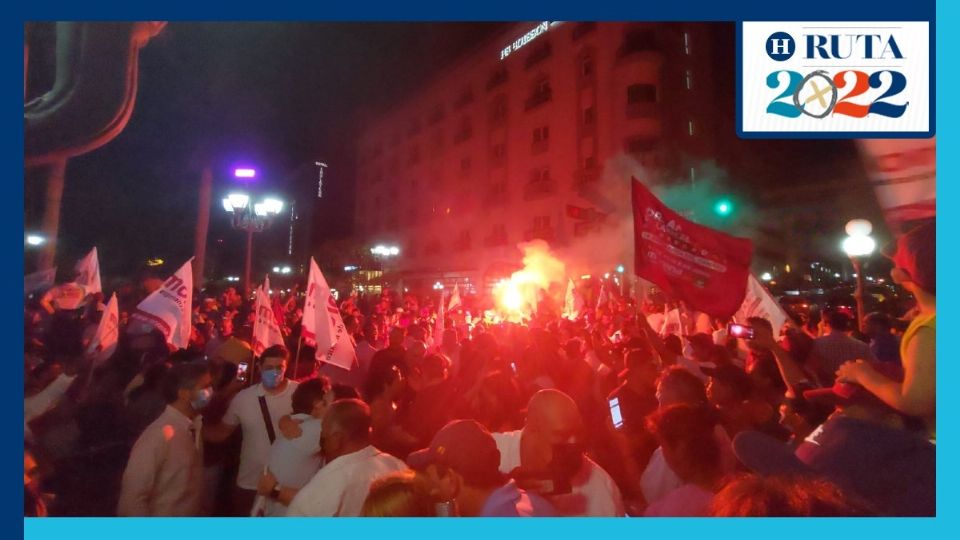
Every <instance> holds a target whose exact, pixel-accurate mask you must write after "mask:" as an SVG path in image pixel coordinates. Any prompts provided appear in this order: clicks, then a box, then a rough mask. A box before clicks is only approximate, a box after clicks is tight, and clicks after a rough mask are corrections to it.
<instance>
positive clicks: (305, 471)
mask: <svg viewBox="0 0 960 540" xmlns="http://www.w3.org/2000/svg"><path fill="white" fill-rule="evenodd" d="M291 418H293V419H294V420H298V421H301V422H300V429H301V431H302V433H301V434H300V436H299V437H297V438H296V439H287V438H286V437H284V436H283V435H280V434H278V435H277V440H276V441H274V442H273V446H272V447H270V458H269V460H268V461H267V467H268V468H269V469H270V472H272V473H273V476H274V477H275V478H276V479H277V482H278V483H279V484H280V485H281V486H284V487H290V488H294V489H300V488H302V487H303V486H305V485H307V482H309V481H310V479H311V478H313V475H315V474H317V471H318V470H320V467H321V466H322V465H323V458H321V457H320V431H321V428H322V426H323V421H322V420H321V419H319V418H314V417H312V416H310V415H309V414H295V415H293V416H292V417H291ZM265 509H266V511H265V515H267V516H283V515H286V513H287V507H286V505H284V504H282V503H280V502H279V501H275V500H272V499H270V500H267V501H266V508H265Z"/></svg>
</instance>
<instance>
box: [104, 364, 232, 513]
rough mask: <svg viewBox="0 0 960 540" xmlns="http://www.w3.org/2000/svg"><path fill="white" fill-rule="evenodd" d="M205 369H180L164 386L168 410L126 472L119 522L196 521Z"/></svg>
mask: <svg viewBox="0 0 960 540" xmlns="http://www.w3.org/2000/svg"><path fill="white" fill-rule="evenodd" d="M210 383H211V377H210V373H209V371H208V369H207V367H206V365H204V364H197V363H191V364H181V365H179V366H177V367H175V368H173V369H172V370H171V373H170V374H169V375H168V377H167V379H165V380H164V384H163V390H164V396H165V397H166V398H167V408H166V409H165V410H164V411H163V413H162V414H161V415H160V417H159V418H157V419H156V420H154V422H153V423H152V424H150V425H149V426H147V428H146V429H145V430H144V431H143V433H142V434H140V437H139V438H138V439H137V442H136V443H135V444H134V445H133V449H132V450H131V451H130V459H129V460H128V461H127V467H126V469H125V470H124V471H123V483H122V486H121V488H120V501H119V504H118V505H117V514H118V515H120V516H196V515H199V514H200V510H201V503H202V501H203V457H202V455H201V448H202V446H201V440H200V422H199V420H200V417H199V416H198V413H199V411H200V409H202V408H204V407H205V406H206V405H207V403H208V402H209V400H210V397H211V395H212V394H213V390H212V389H211V387H210Z"/></svg>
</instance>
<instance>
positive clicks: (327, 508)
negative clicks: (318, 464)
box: [287, 399, 407, 517]
mask: <svg viewBox="0 0 960 540" xmlns="http://www.w3.org/2000/svg"><path fill="white" fill-rule="evenodd" d="M320 447H321V453H322V454H323V457H324V459H325V460H326V462H327V464H326V465H325V466H324V467H323V468H322V469H320V471H318V472H317V474H316V475H315V476H314V477H313V479H311V480H310V482H308V483H307V485H306V486H304V487H303V489H301V490H300V491H299V492H298V493H297V496H296V497H294V499H293V501H292V502H291V503H290V508H289V510H287V515H288V516H316V517H357V516H359V515H360V511H361V509H362V508H363V502H364V500H366V498H367V493H368V492H369V491H370V484H371V483H372V482H373V481H374V480H375V479H377V478H379V477H380V476H383V475H386V474H389V473H392V472H396V471H403V470H406V469H407V466H406V465H405V464H404V463H403V462H402V461H400V460H399V459H397V458H395V457H393V456H391V455H388V454H384V453H383V452H381V451H379V450H377V449H376V448H374V447H373V446H372V445H371V444H370V407H368V406H367V404H366V403H364V402H362V401H360V400H359V399H342V400H340V401H336V402H334V403H333V405H331V406H330V409H329V410H328V411H327V414H326V415H325V416H324V417H323V429H322V430H321V433H320Z"/></svg>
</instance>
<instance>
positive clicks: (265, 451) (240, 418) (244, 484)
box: [203, 345, 297, 516]
mask: <svg viewBox="0 0 960 540" xmlns="http://www.w3.org/2000/svg"><path fill="white" fill-rule="evenodd" d="M287 357H288V352H287V350H286V349H285V348H284V347H283V346H281V345H275V346H273V347H270V348H268V349H267V350H265V351H263V354H262V355H261V357H260V359H261V360H260V361H261V370H260V372H261V382H260V384H258V385H256V386H251V387H249V388H246V389H244V390H242V391H240V393H238V394H237V395H236V396H234V398H233V400H232V401H231V402H230V406H229V407H228V408H227V414H226V415H224V417H223V420H222V422H220V423H218V424H213V425H208V426H207V427H206V429H204V432H203V433H204V439H205V440H207V441H209V442H222V441H224V440H226V439H227V438H228V437H230V435H231V434H233V432H234V431H235V430H236V429H237V426H240V428H241V429H242V432H243V445H242V446H241V448H240V469H239V471H238V472H237V490H236V491H235V493H234V500H233V513H234V515H236V516H249V515H250V509H251V508H252V507H253V501H254V499H255V498H256V495H257V491H256V490H257V484H258V482H259V481H260V475H261V474H263V469H264V467H265V466H266V464H267V457H268V456H269V454H270V445H271V444H273V441H274V440H276V438H277V437H279V436H280V419H281V418H282V417H284V416H286V415H288V414H290V413H291V412H293V404H292V399H293V392H294V391H295V390H296V389H297V383H296V382H295V381H290V380H287V379H286V378H285V377H284V375H285V373H286V370H287ZM268 418H269V422H267V419H268Z"/></svg>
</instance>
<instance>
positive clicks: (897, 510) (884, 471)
mask: <svg viewBox="0 0 960 540" xmlns="http://www.w3.org/2000/svg"><path fill="white" fill-rule="evenodd" d="M733 451H734V454H735V455H736V456H737V458H738V459H739V460H740V462H741V463H743V464H744V465H745V466H746V467H747V468H748V469H750V470H751V471H753V472H755V473H757V474H759V475H761V476H774V475H788V476H790V475H797V476H808V477H809V476H813V477H822V478H825V479H827V480H829V481H830V482H833V483H834V484H836V485H838V486H839V487H840V488H842V489H844V490H846V491H848V492H849V493H850V494H852V495H853V496H855V497H859V498H861V499H863V500H864V501H866V502H867V503H869V504H870V505H871V506H873V507H874V508H875V509H876V510H877V511H879V512H880V513H881V514H884V515H891V516H930V515H935V513H936V447H935V446H934V445H933V444H931V443H930V442H929V441H927V440H926V439H924V438H923V437H922V436H921V435H919V434H917V433H914V432H911V431H907V430H902V429H895V428H892V427H888V426H886V425H884V424H881V423H877V422H872V421H868V420H861V419H856V418H852V417H847V416H844V415H842V414H841V415H835V416H833V417H831V418H830V419H829V420H827V421H826V422H825V423H824V424H822V425H821V426H820V427H818V428H817V429H816V430H815V431H814V432H813V433H812V434H810V436H808V437H807V438H806V439H805V440H804V441H803V443H801V444H800V445H799V446H798V447H797V448H796V450H794V449H793V447H792V446H790V445H789V444H787V443H784V442H781V441H779V440H777V439H775V438H773V437H771V436H769V435H766V434H763V433H759V432H756V431H745V432H742V433H740V434H738V435H737V436H736V437H734V439H733Z"/></svg>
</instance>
